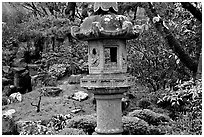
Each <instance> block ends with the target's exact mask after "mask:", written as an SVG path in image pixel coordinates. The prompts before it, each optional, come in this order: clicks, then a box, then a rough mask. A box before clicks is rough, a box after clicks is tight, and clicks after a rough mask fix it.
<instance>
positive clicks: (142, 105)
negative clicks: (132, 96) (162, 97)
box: [138, 99, 151, 109]
mask: <svg viewBox="0 0 204 137" xmlns="http://www.w3.org/2000/svg"><path fill="white" fill-rule="evenodd" d="M138 106H139V107H140V108H142V109H146V108H149V107H150V106H151V103H150V102H149V101H148V100H147V99H141V100H140V101H139V102H138Z"/></svg>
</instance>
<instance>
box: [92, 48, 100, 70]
mask: <svg viewBox="0 0 204 137" xmlns="http://www.w3.org/2000/svg"><path fill="white" fill-rule="evenodd" d="M90 57H91V67H98V65H99V60H100V56H99V50H98V49H96V48H93V49H92V50H91V53H90Z"/></svg>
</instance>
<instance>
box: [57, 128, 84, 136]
mask: <svg viewBox="0 0 204 137" xmlns="http://www.w3.org/2000/svg"><path fill="white" fill-rule="evenodd" d="M58 135H86V133H85V132H84V131H83V130H81V129H76V128H64V129H63V130H62V131H60V132H59V133H58Z"/></svg>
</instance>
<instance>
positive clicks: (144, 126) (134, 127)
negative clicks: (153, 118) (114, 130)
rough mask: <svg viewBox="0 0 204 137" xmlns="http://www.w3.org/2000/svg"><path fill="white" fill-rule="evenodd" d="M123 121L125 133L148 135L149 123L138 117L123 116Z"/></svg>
mask: <svg viewBox="0 0 204 137" xmlns="http://www.w3.org/2000/svg"><path fill="white" fill-rule="evenodd" d="M122 121H123V128H124V131H123V135H147V130H148V126H149V125H148V123H147V122H145V121H144V120H141V119H139V118H137V117H127V116H124V117H123V118H122Z"/></svg>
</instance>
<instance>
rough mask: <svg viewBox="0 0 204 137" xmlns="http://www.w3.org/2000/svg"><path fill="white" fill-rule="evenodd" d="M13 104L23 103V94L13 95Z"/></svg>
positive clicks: (11, 99) (11, 98)
mask: <svg viewBox="0 0 204 137" xmlns="http://www.w3.org/2000/svg"><path fill="white" fill-rule="evenodd" d="M9 99H10V101H11V103H15V102H22V94H21V93H20V92H17V93H13V94H11V95H10V96H9Z"/></svg>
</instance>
